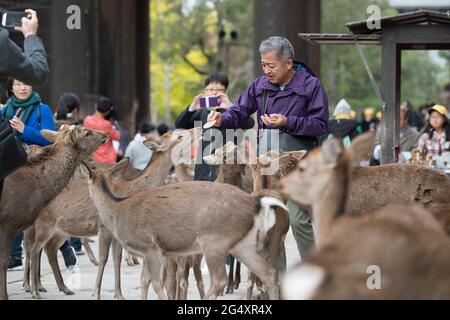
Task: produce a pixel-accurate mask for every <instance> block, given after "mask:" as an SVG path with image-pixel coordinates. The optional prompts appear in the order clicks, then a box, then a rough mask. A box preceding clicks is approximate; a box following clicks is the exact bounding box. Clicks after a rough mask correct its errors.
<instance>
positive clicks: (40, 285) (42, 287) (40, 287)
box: [37, 249, 47, 292]
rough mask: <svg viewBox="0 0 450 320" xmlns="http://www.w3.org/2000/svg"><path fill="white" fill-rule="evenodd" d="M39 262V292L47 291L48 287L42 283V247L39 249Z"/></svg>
mask: <svg viewBox="0 0 450 320" xmlns="http://www.w3.org/2000/svg"><path fill="white" fill-rule="evenodd" d="M38 259H39V260H38V264H37V268H38V273H37V274H38V278H37V288H38V290H39V292H47V289H45V288H44V286H43V285H42V282H41V259H42V249H41V250H40V251H39V258H38Z"/></svg>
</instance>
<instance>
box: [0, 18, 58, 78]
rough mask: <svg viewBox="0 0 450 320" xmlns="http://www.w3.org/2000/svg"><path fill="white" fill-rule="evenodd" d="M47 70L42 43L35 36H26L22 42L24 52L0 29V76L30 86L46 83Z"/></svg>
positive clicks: (6, 32)
mask: <svg viewBox="0 0 450 320" xmlns="http://www.w3.org/2000/svg"><path fill="white" fill-rule="evenodd" d="M48 74H49V68H48V63H47V55H46V53H45V49H44V46H43V45H42V41H41V39H40V38H39V37H37V36H28V37H26V38H25V41H24V52H22V50H21V49H20V48H19V47H18V46H17V45H16V44H15V43H14V42H13V41H12V40H11V39H10V38H9V33H8V31H6V30H5V29H4V28H1V27H0V75H1V76H9V77H12V78H14V79H17V80H20V81H22V82H25V83H26V84H29V85H31V86H43V85H45V84H46V83H47V80H48Z"/></svg>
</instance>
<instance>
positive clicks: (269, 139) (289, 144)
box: [258, 90, 317, 154]
mask: <svg viewBox="0 0 450 320" xmlns="http://www.w3.org/2000/svg"><path fill="white" fill-rule="evenodd" d="M268 102H269V91H268V90H264V92H263V114H266V111H267V105H268ZM277 144H278V146H277ZM315 147H317V139H316V138H315V137H309V136H293V135H291V134H289V133H286V132H282V131H280V130H278V129H266V128H264V126H263V130H261V134H260V137H259V148H258V154H263V153H266V152H267V151H270V150H277V149H278V150H283V151H299V150H307V151H310V150H312V149H314V148H315Z"/></svg>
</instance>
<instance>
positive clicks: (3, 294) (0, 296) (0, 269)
mask: <svg viewBox="0 0 450 320" xmlns="http://www.w3.org/2000/svg"><path fill="white" fill-rule="evenodd" d="M15 237H16V234H15V232H11V231H9V230H2V229H0V300H8V291H7V288H6V272H7V271H8V259H9V252H10V248H11V245H12V244H13V241H14V239H15Z"/></svg>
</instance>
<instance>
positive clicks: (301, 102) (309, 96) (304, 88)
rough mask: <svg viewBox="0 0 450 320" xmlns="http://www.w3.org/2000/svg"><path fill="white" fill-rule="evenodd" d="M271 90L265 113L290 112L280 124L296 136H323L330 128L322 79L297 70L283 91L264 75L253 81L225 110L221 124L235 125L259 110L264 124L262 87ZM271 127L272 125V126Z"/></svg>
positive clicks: (236, 126) (238, 125)
mask: <svg viewBox="0 0 450 320" xmlns="http://www.w3.org/2000/svg"><path fill="white" fill-rule="evenodd" d="M264 90H268V91H269V95H268V96H269V97H268V105H267V110H266V114H268V115H269V116H270V115H271V114H273V113H278V114H282V115H285V116H287V118H288V120H287V126H286V127H284V128H280V131H281V132H286V133H288V134H290V135H294V136H311V137H320V136H322V135H324V134H326V133H327V132H328V99H327V95H326V93H325V90H324V88H323V86H322V84H321V83H320V80H319V79H317V78H316V77H314V76H312V75H310V74H309V73H306V72H303V71H297V72H296V73H295V75H294V77H293V78H292V80H291V82H290V83H289V84H288V85H287V86H286V87H285V88H284V90H283V91H281V90H280V88H279V87H278V86H277V85H274V84H272V83H270V82H269V80H268V79H267V77H265V76H263V77H260V78H258V79H256V80H255V81H253V83H252V84H251V86H250V87H249V88H247V89H246V90H245V91H244V92H243V93H242V94H241V95H240V96H239V98H238V99H237V101H236V102H235V104H234V105H233V106H231V107H230V108H229V109H228V110H227V111H226V112H225V113H223V114H222V127H223V128H225V129H236V128H239V127H240V125H241V124H242V123H243V122H244V120H245V119H247V118H248V117H250V115H252V114H253V113H255V112H256V111H257V112H258V113H257V115H258V117H257V119H258V126H259V128H260V129H262V128H263V122H262V120H261V116H262V112H263V108H264V105H263V91H264ZM269 129H270V128H269Z"/></svg>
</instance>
